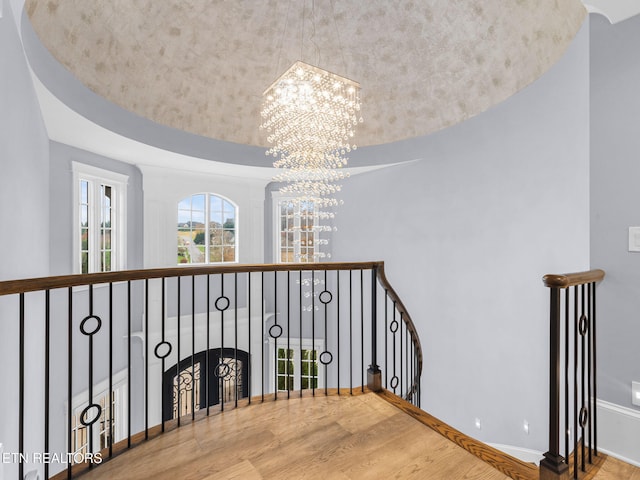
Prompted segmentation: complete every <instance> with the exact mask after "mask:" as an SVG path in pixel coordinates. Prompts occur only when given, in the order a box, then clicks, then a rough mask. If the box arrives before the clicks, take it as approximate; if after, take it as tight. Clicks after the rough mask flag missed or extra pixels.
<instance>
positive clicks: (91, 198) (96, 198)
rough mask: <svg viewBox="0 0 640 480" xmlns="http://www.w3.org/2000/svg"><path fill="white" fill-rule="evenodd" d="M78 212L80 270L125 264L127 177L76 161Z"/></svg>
mask: <svg viewBox="0 0 640 480" xmlns="http://www.w3.org/2000/svg"><path fill="white" fill-rule="evenodd" d="M73 172H74V182H75V188H74V192H75V197H76V204H75V205H76V207H75V209H74V211H75V212H76V215H75V218H76V223H75V228H74V229H75V235H74V246H75V247H74V248H75V251H76V259H77V264H76V267H75V269H74V270H75V271H77V272H79V273H95V272H110V271H113V270H121V269H123V268H124V267H125V257H124V255H125V241H124V238H125V237H124V217H125V210H126V205H125V204H126V183H127V178H128V177H127V176H125V175H120V174H117V173H113V172H109V171H106V170H102V169H99V168H95V167H89V166H87V165H82V164H79V163H76V162H73Z"/></svg>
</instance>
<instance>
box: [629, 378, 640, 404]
mask: <svg viewBox="0 0 640 480" xmlns="http://www.w3.org/2000/svg"><path fill="white" fill-rule="evenodd" d="M631 403H632V404H633V405H637V406H639V407H640V382H631Z"/></svg>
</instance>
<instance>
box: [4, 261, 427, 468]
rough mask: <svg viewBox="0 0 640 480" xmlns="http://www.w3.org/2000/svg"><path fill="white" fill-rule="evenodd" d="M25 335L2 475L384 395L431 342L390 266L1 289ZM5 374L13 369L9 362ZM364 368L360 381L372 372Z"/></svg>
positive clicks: (413, 371)
mask: <svg viewBox="0 0 640 480" xmlns="http://www.w3.org/2000/svg"><path fill="white" fill-rule="evenodd" d="M0 322H3V325H7V326H11V325H15V324H17V328H13V329H12V328H7V329H3V332H5V333H6V334H7V335H15V345H16V347H15V351H13V352H10V353H13V354H14V355H13V357H14V361H15V363H14V365H16V366H17V369H18V372H17V375H13V374H11V373H6V372H7V369H6V368H5V369H3V372H5V373H3V374H2V375H3V377H4V378H3V379H2V381H1V384H2V385H3V390H5V389H6V391H10V390H11V391H17V392H18V394H17V396H16V398H15V401H14V403H13V404H12V405H10V406H13V407H15V410H12V411H13V412H15V413H12V412H11V411H9V412H3V413H2V415H4V416H5V420H6V424H7V425H9V427H8V428H7V429H6V430H8V431H11V432H15V434H14V436H13V437H11V438H7V439H3V441H4V446H3V448H4V452H5V455H6V454H7V453H10V454H12V455H14V457H12V458H14V459H15V460H17V461H15V462H12V463H9V464H6V463H5V465H4V466H5V467H6V468H5V475H6V476H5V478H15V477H17V478H20V479H22V478H24V475H25V474H26V473H29V472H30V471H32V470H36V471H38V473H40V475H41V477H43V478H52V477H54V476H55V477H56V478H73V477H75V476H76V475H77V474H80V473H82V472H83V471H84V470H86V469H88V468H94V467H95V466H96V465H97V464H98V463H100V462H102V461H104V460H106V459H108V458H111V457H113V456H114V455H116V454H117V453H119V452H121V451H123V450H126V449H127V448H131V447H132V446H134V445H136V444H138V443H140V442H141V441H144V440H145V439H148V438H151V437H153V436H156V435H158V434H160V433H162V432H164V431H166V430H168V429H172V428H176V427H179V426H180V425H181V424H183V423H187V422H191V421H193V420H195V419H197V418H200V417H204V416H207V415H211V414H214V413H218V412H220V411H223V410H225V409H227V408H231V407H233V408H235V407H238V406H240V405H246V404H249V403H251V402H255V401H264V400H266V399H280V398H290V397H292V396H303V395H319V394H323V395H326V394H329V393H335V394H353V393H356V392H364V391H365V388H366V387H367V386H368V387H369V389H372V390H377V389H380V388H382V387H385V388H387V389H388V390H390V391H392V392H393V393H395V394H396V395H398V396H400V397H402V398H404V399H406V400H407V401H409V402H411V403H413V404H415V405H417V406H419V405H420V376H421V371H422V351H421V347H420V342H419V339H418V336H417V333H416V329H415V326H414V325H413V322H412V320H411V317H410V316H409V314H408V312H407V311H406V308H405V307H404V305H403V303H402V301H401V300H400V298H399V297H398V296H397V294H396V292H395V291H394V290H393V288H391V286H390V285H389V283H388V282H387V280H386V278H385V275H384V265H383V263H382V262H362V263H322V264H282V265H229V266H216V267H213V266H212V267H204V266H202V267H189V268H168V269H150V270H137V271H123V272H110V273H101V274H90V275H69V276H61V277H47V278H40V279H30V280H16V281H9V282H0ZM9 371H10V369H9ZM365 376H366V378H365Z"/></svg>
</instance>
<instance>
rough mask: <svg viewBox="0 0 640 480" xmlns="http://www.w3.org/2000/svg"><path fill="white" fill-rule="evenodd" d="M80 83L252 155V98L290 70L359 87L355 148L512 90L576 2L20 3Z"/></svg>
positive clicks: (546, 63) (556, 40) (533, 71)
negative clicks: (301, 66)
mask: <svg viewBox="0 0 640 480" xmlns="http://www.w3.org/2000/svg"><path fill="white" fill-rule="evenodd" d="M26 10H27V14H28V16H29V18H30V20H31V23H32V25H33V27H34V29H35V31H36V32H37V34H38V36H39V37H40V40H41V41H42V43H43V44H44V45H45V46H46V48H47V49H48V50H49V51H50V52H51V53H52V54H53V56H54V57H55V58H56V59H57V60H58V61H59V62H60V63H62V64H63V65H64V66H65V67H66V68H67V69H68V70H70V71H71V72H72V73H73V74H74V75H75V76H76V77H77V78H78V79H79V80H80V81H81V82H82V83H83V84H84V85H86V86H87V87H89V88H90V89H91V90H93V91H94V92H96V93H97V94H99V95H101V96H103V97H105V98H106V99H108V100H110V101H111V102H113V103H115V104H117V105H119V106H120V107H122V108H124V109H126V110H128V111H131V112H133V113H136V114H138V115H140V116H142V117H145V118H147V119H150V120H152V121H154V122H157V123H159V124H162V125H166V126H170V127H174V128H177V129H180V130H184V131H187V132H190V133H194V134H197V135H202V136H205V137H211V138H215V139H219V140H225V141H229V142H235V143H241V144H248V145H254V146H266V135H265V134H264V132H262V131H261V130H259V128H258V126H259V124H260V107H261V101H262V93H263V91H264V90H265V89H266V88H267V87H268V86H269V85H271V83H272V82H273V81H274V80H275V79H276V78H277V77H278V76H279V75H280V74H281V73H282V72H283V71H284V70H286V69H287V68H288V67H289V66H290V65H291V64H292V63H293V62H294V61H296V60H303V61H305V62H307V63H312V64H314V65H317V66H319V67H321V68H323V69H325V70H329V71H332V72H335V73H337V74H339V75H342V76H346V77H349V78H351V79H353V80H356V81H358V82H360V83H361V85H362V93H361V97H362V104H363V111H362V113H363V117H364V123H363V124H362V125H360V126H359V127H358V132H357V134H356V135H357V137H356V142H357V144H358V145H359V146H365V145H377V144H383V143H389V142H393V141H397V140H402V139H406V138H411V137H416V136H421V135H425V134H429V133H432V132H435V131H437V130H440V129H442V128H445V127H447V126H450V125H453V124H456V123H458V122H461V121H463V120H465V119H467V118H469V117H472V116H474V115H476V114H478V113H480V112H482V111H484V110H486V109H488V108H490V107H491V106H492V105H495V104H496V103H498V102H500V101H502V100H504V99H506V98H508V97H509V96H510V95H512V94H514V93H515V92H517V91H518V90H520V89H522V88H523V87H525V86H526V85H528V84H529V83H531V82H532V81H534V80H535V79H536V78H538V77H539V76H540V75H542V74H543V73H544V72H545V71H546V70H547V69H548V68H550V67H551V66H552V65H553V64H554V63H555V62H556V61H557V60H558V59H559V58H560V57H561V56H562V54H563V52H564V51H565V49H566V48H567V46H568V44H569V43H570V42H571V40H572V39H573V38H574V36H575V34H576V33H577V31H578V29H579V28H580V26H581V24H582V22H583V20H584V18H585V16H586V10H585V8H584V6H583V4H582V2H581V1H580V0H561V1H559V0H511V1H504V0H500V1H498V0H490V1H489V0H451V1H436V0H421V1H409V0H395V1H390V0H367V1H363V0H342V1H337V0H315V1H312V0H290V1H283V0H280V1H278V0H226V1H225V0H159V1H153V0H110V1H106V0H27V1H26Z"/></svg>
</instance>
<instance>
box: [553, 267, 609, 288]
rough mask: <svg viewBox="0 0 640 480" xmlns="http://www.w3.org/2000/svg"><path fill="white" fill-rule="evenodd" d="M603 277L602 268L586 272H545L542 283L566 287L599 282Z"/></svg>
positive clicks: (554, 286) (555, 286)
mask: <svg viewBox="0 0 640 480" xmlns="http://www.w3.org/2000/svg"><path fill="white" fill-rule="evenodd" d="M603 278H604V270H600V269H595V270H589V271H586V272H577V273H565V274H547V275H545V276H544V277H542V281H543V282H544V285H545V286H546V287H549V288H568V287H574V286H576V285H584V284H587V283H594V282H600V281H601V280H602V279H603Z"/></svg>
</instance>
